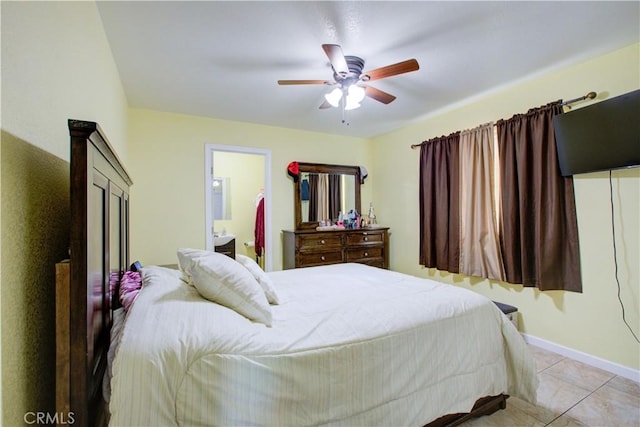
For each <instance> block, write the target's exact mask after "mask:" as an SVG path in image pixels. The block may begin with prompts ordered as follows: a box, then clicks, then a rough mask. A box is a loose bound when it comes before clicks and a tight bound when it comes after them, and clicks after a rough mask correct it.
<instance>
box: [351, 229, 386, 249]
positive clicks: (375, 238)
mask: <svg viewBox="0 0 640 427" xmlns="http://www.w3.org/2000/svg"><path fill="white" fill-rule="evenodd" d="M382 242H384V237H383V234H382V233H381V232H371V231H359V232H356V233H350V234H349V235H347V245H349V246H360V245H369V244H376V243H382Z"/></svg>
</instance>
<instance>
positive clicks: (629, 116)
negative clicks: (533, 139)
mask: <svg viewBox="0 0 640 427" xmlns="http://www.w3.org/2000/svg"><path fill="white" fill-rule="evenodd" d="M553 126H554V128H555V135H556V146H557V150H558V162H559V164H560V171H561V172H562V175H563V176H569V175H575V174H579V173H587V172H595V171H602V170H610V169H618V168H627V167H632V166H639V165H640V90H636V91H633V92H629V93H626V94H624V95H620V96H616V97H614V98H611V99H607V100H605V101H601V102H598V103H597V104H593V105H590V106H588V107H584V108H580V109H577V110H574V111H571V112H568V113H564V114H559V115H557V116H555V117H554V118H553Z"/></svg>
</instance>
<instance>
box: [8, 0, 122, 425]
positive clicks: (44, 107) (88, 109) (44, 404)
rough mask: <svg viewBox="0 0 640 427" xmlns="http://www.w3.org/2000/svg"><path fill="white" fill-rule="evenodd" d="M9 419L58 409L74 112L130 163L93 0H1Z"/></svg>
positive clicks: (19, 421) (118, 95) (117, 91)
mask: <svg viewBox="0 0 640 427" xmlns="http://www.w3.org/2000/svg"><path fill="white" fill-rule="evenodd" d="M1 7H2V26H1V31H2V133H1V138H2V142H1V144H0V146H1V148H0V150H1V151H0V154H1V159H0V160H1V161H0V165H1V172H2V173H1V175H2V179H1V189H0V199H1V202H2V217H1V219H0V220H1V227H0V232H1V233H2V236H1V237H2V244H1V250H0V253H1V280H2V282H1V285H0V291H1V292H0V295H1V297H0V301H1V304H2V305H1V309H0V317H1V325H2V329H1V331H2V337H1V341H0V342H1V359H2V418H1V420H0V424H2V425H6V426H15V425H23V424H24V420H23V417H24V414H25V413H26V412H27V411H32V412H36V411H50V412H51V413H52V412H53V410H54V393H53V390H54V372H55V336H54V324H55V317H54V299H53V295H54V294H53V291H54V280H55V270H54V264H55V262H58V261H59V260H61V259H63V258H65V257H67V256H68V253H67V247H68V241H69V163H68V160H69V131H68V128H67V119H69V118H73V119H84V120H97V121H98V122H99V123H100V125H101V126H102V127H103V129H104V130H105V132H106V133H107V135H108V136H109V138H110V140H111V143H112V145H113V146H114V148H115V149H116V151H117V152H118V153H119V154H120V156H121V157H122V158H123V159H124V160H125V162H126V154H127V150H126V148H127V141H126V139H125V138H126V133H127V132H126V118H127V102H126V99H125V96H124V91H123V89H122V86H121V84H120V80H119V77H118V74H117V69H116V67H115V63H114V61H113V58H112V56H111V50H110V48H109V46H108V44H107V41H106V37H105V34H104V31H103V29H102V24H101V20H100V17H99V15H98V12H97V9H96V6H95V4H94V3H91V2H37V3H36V2H2V6H1Z"/></svg>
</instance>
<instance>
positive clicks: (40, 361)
mask: <svg viewBox="0 0 640 427" xmlns="http://www.w3.org/2000/svg"><path fill="white" fill-rule="evenodd" d="M1 8H2V9H1V19H2V26H1V31H2V34H1V43H2V75H1V79H2V85H1V87H2V110H1V111H2V122H1V124H2V134H1V138H2V143H1V144H0V155H1V159H0V160H1V161H0V171H1V173H0V199H1V202H2V210H1V212H2V215H1V217H0V221H1V227H0V232H1V233H2V235H1V238H2V244H1V245H0V259H1V263H0V274H1V279H2V282H1V284H0V286H1V287H0V291H1V292H0V303H1V305H0V325H1V331H2V336H1V340H0V343H1V347H0V355H1V361H2V388H1V389H0V392H1V397H2V420H1V421H2V424H3V425H17V424H21V423H22V417H23V415H24V413H25V412H26V411H38V410H50V409H51V408H50V407H51V405H52V401H53V395H52V390H53V369H52V366H54V365H53V360H52V354H53V353H52V352H53V349H52V346H53V337H52V336H51V334H52V329H51V325H52V322H53V317H52V316H53V314H52V313H53V311H52V307H53V306H52V304H53V301H52V300H51V289H52V287H53V262H55V261H56V260H58V259H59V258H61V257H63V256H64V255H65V254H64V249H65V248H66V241H67V240H68V232H67V231H66V227H67V225H68V223H66V221H65V218H66V215H67V213H66V211H65V206H68V202H67V197H68V194H67V193H66V191H65V190H64V187H65V186H66V185H67V184H66V181H65V179H67V180H68V174H66V172H65V169H66V168H67V163H66V162H67V161H68V156H69V148H68V147H69V137H68V131H67V124H66V122H67V119H68V118H78V119H86V120H96V121H98V122H99V123H100V124H101V126H102V127H103V129H104V130H105V132H106V134H107V135H108V136H109V138H110V142H111V143H112V145H113V146H114V148H115V150H116V151H117V152H118V153H119V155H120V157H121V158H122V159H123V160H124V162H125V164H126V165H127V167H128V171H129V172H130V174H131V175H132V177H133V181H134V186H133V190H132V205H131V209H132V225H133V230H134V231H133V232H132V236H131V238H132V254H133V256H134V257H139V258H140V259H141V260H142V261H143V262H144V263H147V264H152V263H158V264H162V263H174V262H175V249H176V248H177V247H178V246H194V247H204V241H205V237H204V222H205V221H204V144H206V143H214V144H227V145H237V146H247V147H256V148H264V149H269V150H271V152H272V162H271V168H272V176H273V179H272V181H273V182H272V188H273V212H272V214H273V241H274V251H273V252H274V258H275V259H274V263H273V265H274V267H275V268H279V266H281V263H282V259H281V251H282V247H281V239H280V234H279V233H280V230H281V229H288V228H291V227H292V225H293V209H292V200H293V185H292V181H291V179H290V178H289V177H288V176H287V174H286V165H287V164H288V163H289V162H290V161H292V160H299V161H309V162H322V163H342V164H356V165H364V166H366V167H367V169H368V170H369V178H368V179H367V182H366V184H365V185H364V186H363V187H362V191H363V198H362V203H363V208H366V206H368V203H369V202H370V201H373V202H374V205H375V207H376V214H377V215H378V219H379V222H380V223H382V224H386V225H390V226H391V227H392V229H391V231H392V236H391V265H392V268H394V269H396V270H400V271H404V272H407V273H412V274H416V275H419V276H424V277H427V276H428V277H434V278H436V279H438V280H443V281H449V282H455V283H456V284H459V285H461V286H465V287H469V288H472V289H473V290H475V291H478V292H481V293H483V294H485V295H488V296H489V297H491V298H493V299H496V300H500V301H504V302H507V303H511V304H514V305H516V306H518V308H519V309H520V310H521V312H522V320H523V329H524V332H526V333H529V334H532V335H535V336H539V337H541V338H544V339H547V340H550V341H553V342H557V343H559V344H562V345H565V346H568V347H571V348H575V349H577V350H581V351H585V352H587V353H591V354H594V355H596V356H599V357H602V358H604V359H607V360H611V361H614V362H616V363H620V364H623V365H625V366H630V367H633V368H635V369H638V367H639V366H638V363H639V362H638V360H639V355H638V347H637V345H636V344H634V342H633V340H632V338H630V334H629V333H628V332H627V331H626V329H625V327H624V325H623V324H622V321H621V315H620V308H619V305H618V303H617V300H616V297H615V294H616V286H615V282H614V281H613V279H612V270H613V263H612V249H611V239H610V226H609V214H608V181H607V179H606V174H602V173H600V174H591V175H585V176H582V177H579V178H577V179H576V195H577V204H578V215H579V218H578V220H579V226H580V237H581V248H582V252H581V255H582V264H583V274H584V276H585V280H584V293H583V294H570V293H563V292H551V293H539V292H536V291H534V290H530V289H522V288H520V287H517V286H511V285H506V284H502V283H495V282H488V281H473V280H470V279H468V278H462V277H457V276H455V277H454V276H451V275H447V274H440V273H438V272H432V271H426V270H423V269H421V268H420V267H419V266H418V265H417V257H418V256H417V251H418V242H417V233H416V229H417V215H418V209H417V206H416V203H417V201H416V199H417V174H418V167H417V151H414V150H411V149H410V148H409V145H410V144H413V143H416V142H420V141H422V140H424V139H427V138H430V137H433V136H437V135H441V134H444V133H448V132H450V131H454V130H458V129H464V128H469V127H473V126H475V125H478V124H480V123H484V122H486V121H488V120H494V119H498V118H503V117H508V116H510V115H511V114H513V113H517V112H522V111H526V109H528V108H529V107H531V106H537V105H540V104H544V103H546V102H548V101H550V100H554V99H557V98H560V97H564V98H572V97H575V96H578V95H581V94H584V93H587V92H588V91H590V90H596V91H598V92H601V93H604V96H614V95H616V94H620V93H623V92H627V91H629V90H632V89H635V88H638V87H639V86H640V84H639V82H638V79H639V77H638V76H639V75H640V73H639V72H638V64H639V62H640V61H639V60H638V50H639V46H638V45H636V46H632V47H630V48H628V49H625V50H622V51H620V52H614V53H612V54H610V55H607V56H603V57H601V58H596V59H594V60H592V61H589V62H586V63H584V64H581V65H578V66H573V67H569V68H566V69H563V70H559V71H556V72H553V73H550V74H548V75H546V76H542V77H538V78H536V79H533V80H531V81H523V82H522V83H520V84H518V85H513V86H509V87H507V88H504V90H502V91H497V92H495V93H491V94H485V95H481V96H478V97H477V98H476V99H474V101H473V102H470V103H469V104H468V105H461V106H459V107H457V108H456V109H452V110H450V111H443V112H441V114H439V115H437V116H433V117H429V118H425V119H424V120H421V121H419V122H418V123H416V124H414V125H412V126H408V127H406V128H404V129H402V130H400V131H397V132H394V133H392V134H389V135H385V136H382V137H379V138H375V139H374V140H372V141H368V140H363V139H357V138H344V137H338V136H332V135H325V134H318V133H312V132H303V131H298V130H290V129H282V128H273V127H268V126H261V125H253V124H246V123H237V122H229V121H223V120H216V119H208V118H201V117H189V116H181V115H177V114H169V113H161V112H154V111H147V110H139V109H131V110H128V109H127V102H126V98H125V96H124V92H123V89H122V86H121V84H120V81H119V78H118V75H117V70H116V67H115V64H114V61H113V58H112V56H111V52H110V49H109V46H108V44H107V42H106V37H105V35H104V32H103V30H102V27H101V21H100V17H99V15H98V13H97V10H96V7H95V4H94V3H91V2H38V3H32V2H2V3H1ZM338 125H339V124H337V126H338ZM412 165H413V166H412ZM638 173H639V171H638V169H635V170H631V171H626V172H616V173H615V176H616V179H615V183H614V185H615V186H616V187H617V188H618V189H617V191H616V195H617V196H620V195H621V196H622V197H620V199H619V201H617V202H616V203H617V204H616V208H617V210H618V223H617V230H618V233H619V236H620V237H619V240H618V242H619V246H618V249H619V251H620V252H621V253H620V255H619V258H620V260H621V261H620V267H621V275H620V276H621V286H622V297H623V299H624V301H625V303H626V308H627V316H628V317H629V320H630V321H631V322H632V324H634V326H635V327H636V330H637V327H638V312H639V311H640V310H639V309H638V306H639V302H638V293H639V290H638V287H639V285H638V282H639V280H638V271H637V267H636V269H635V270H634V269H633V267H634V265H635V264H637V260H638V259H639V258H640V256H639V253H638V240H640V239H639V237H640V236H639V235H640V232H639V227H638V217H639V213H638V197H639V195H640V190H639V184H638V182H639V180H640V177H639V176H638ZM65 236H66V237H65ZM25 316H28V320H26V318H25Z"/></svg>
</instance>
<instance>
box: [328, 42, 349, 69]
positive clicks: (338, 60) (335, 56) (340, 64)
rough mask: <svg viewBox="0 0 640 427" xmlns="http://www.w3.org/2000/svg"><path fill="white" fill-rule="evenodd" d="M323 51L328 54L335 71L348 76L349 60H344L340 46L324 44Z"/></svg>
mask: <svg viewBox="0 0 640 427" xmlns="http://www.w3.org/2000/svg"><path fill="white" fill-rule="evenodd" d="M322 49H324V53H326V54H327V58H329V62H331V66H332V67H333V71H335V72H336V73H338V74H342V75H345V76H346V75H347V74H348V73H349V66H348V65H347V60H346V59H345V58H344V54H343V53H342V48H341V47H340V45H337V44H323V45H322Z"/></svg>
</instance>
